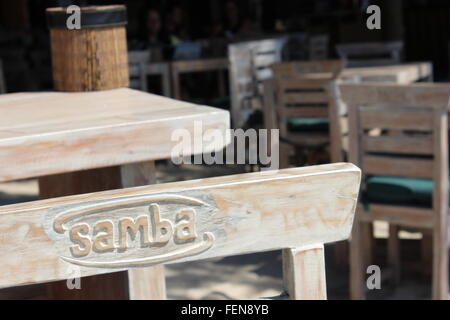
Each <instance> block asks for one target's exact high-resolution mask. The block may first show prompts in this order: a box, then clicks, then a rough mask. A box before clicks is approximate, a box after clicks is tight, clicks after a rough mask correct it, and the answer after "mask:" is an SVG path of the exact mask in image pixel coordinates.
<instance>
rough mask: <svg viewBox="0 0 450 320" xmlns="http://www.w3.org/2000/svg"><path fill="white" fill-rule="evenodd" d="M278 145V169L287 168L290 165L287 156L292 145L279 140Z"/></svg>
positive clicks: (288, 156)
mask: <svg viewBox="0 0 450 320" xmlns="http://www.w3.org/2000/svg"><path fill="white" fill-rule="evenodd" d="M279 146H280V152H279V159H280V169H285V168H289V166H290V163H289V158H290V155H291V152H292V150H293V147H292V146H291V145H289V144H287V143H284V142H280V144H279Z"/></svg>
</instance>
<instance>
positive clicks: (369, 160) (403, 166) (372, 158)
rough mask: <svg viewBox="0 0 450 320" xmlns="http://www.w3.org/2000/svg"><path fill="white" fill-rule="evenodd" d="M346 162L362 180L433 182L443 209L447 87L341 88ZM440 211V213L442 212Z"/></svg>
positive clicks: (445, 199)
mask: <svg viewBox="0 0 450 320" xmlns="http://www.w3.org/2000/svg"><path fill="white" fill-rule="evenodd" d="M340 90H341V94H342V98H343V99H344V101H345V102H346V104H347V107H348V112H349V126H350V128H349V135H350V142H349V144H350V150H349V158H350V161H351V162H352V163H354V164H356V165H358V166H360V167H361V168H362V171H363V175H364V176H367V175H383V176H399V177H414V178H427V179H432V180H433V182H434V186H435V187H434V188H435V189H434V192H433V209H436V210H441V209H442V210H444V209H445V210H447V208H448V124H447V118H448V116H447V113H448V106H449V99H450V86H449V85H448V84H425V83H424V84H413V85H394V84H353V85H351V84H345V85H341V86H340ZM443 206H444V207H443Z"/></svg>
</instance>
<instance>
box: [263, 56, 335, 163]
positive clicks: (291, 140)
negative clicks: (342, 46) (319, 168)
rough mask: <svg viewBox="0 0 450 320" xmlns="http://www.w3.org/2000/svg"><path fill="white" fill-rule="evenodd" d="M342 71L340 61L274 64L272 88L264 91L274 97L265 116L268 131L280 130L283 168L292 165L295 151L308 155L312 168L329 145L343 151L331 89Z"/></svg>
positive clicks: (270, 100) (266, 104) (268, 86)
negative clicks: (291, 161) (319, 154)
mask: <svg viewBox="0 0 450 320" xmlns="http://www.w3.org/2000/svg"><path fill="white" fill-rule="evenodd" d="M343 68H344V62H343V61H340V60H327V61H317V62H283V63H278V64H274V65H272V70H273V73H274V78H273V85H270V84H267V83H265V89H267V90H268V91H271V93H272V95H275V98H273V97H270V96H269V95H270V94H271V93H270V92H267V95H265V98H266V99H265V112H264V114H265V119H266V120H265V122H266V128H271V129H275V128H277V129H280V140H281V144H283V147H282V148H280V149H281V151H280V163H281V164H282V166H289V164H290V163H289V156H290V153H291V152H292V151H295V150H293V149H297V151H301V152H303V153H305V154H306V156H307V159H306V160H305V161H306V163H308V164H310V165H311V164H316V163H315V161H316V160H318V159H317V158H316V156H317V152H318V151H319V152H320V151H323V149H324V148H326V147H328V146H329V147H330V152H331V151H332V152H341V151H340V150H342V147H341V145H340V142H341V139H340V135H339V136H336V135H337V133H336V132H340V129H339V128H335V127H336V126H337V125H336V123H337V122H338V121H339V117H338V115H337V113H336V112H335V111H336V107H335V106H334V105H332V104H333V103H334V101H335V100H334V99H333V96H332V94H331V93H330V92H329V87H330V82H332V81H334V80H336V79H337V78H338V77H339V75H340V72H341V71H342V69H343ZM269 122H273V123H274V124H269ZM338 137H339V138H338ZM334 143H337V144H338V145H336V146H335V145H334ZM330 144H331V145H330ZM290 149H291V150H292V151H291V150H290ZM299 149H301V150H299ZM335 158H338V160H341V159H342V157H335ZM328 160H329V159H328ZM333 160H336V159H333ZM327 162H329V161H327ZM336 162H338V161H336ZM294 165H299V163H295V164H294Z"/></svg>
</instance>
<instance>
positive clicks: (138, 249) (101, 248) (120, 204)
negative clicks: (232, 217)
mask: <svg viewBox="0 0 450 320" xmlns="http://www.w3.org/2000/svg"><path fill="white" fill-rule="evenodd" d="M215 210H216V207H215V206H214V205H210V204H209V203H206V202H204V201H202V200H199V199H196V198H193V197H188V196H182V195H176V194H164V195H143V196H138V197H124V198H119V199H112V200H102V201H97V202H88V203H83V204H77V205H68V206H66V207H61V208H54V209H51V210H49V212H48V213H47V217H46V221H52V223H51V224H47V225H46V232H47V234H48V235H49V236H50V238H51V239H53V240H54V242H55V246H56V248H57V250H58V252H59V255H60V257H61V259H63V260H65V261H66V262H69V263H72V264H77V265H80V266H86V267H97V268H122V267H133V266H143V265H152V264H157V263H165V262H169V261H174V260H180V259H184V258H186V257H189V256H193V255H197V254H200V253H203V252H204V251H206V250H208V249H210V248H211V247H212V245H213V243H214V240H215V236H214V234H213V233H212V232H211V231H210V230H208V227H207V225H205V224H197V214H201V216H202V219H203V220H205V221H206V220H208V219H210V217H211V215H212V214H213V212H215Z"/></svg>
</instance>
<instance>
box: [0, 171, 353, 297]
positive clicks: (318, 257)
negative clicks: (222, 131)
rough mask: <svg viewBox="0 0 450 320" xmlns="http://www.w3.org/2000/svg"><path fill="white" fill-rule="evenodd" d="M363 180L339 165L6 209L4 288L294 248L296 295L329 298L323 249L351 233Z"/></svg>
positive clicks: (1, 222) (289, 261)
mask: <svg viewBox="0 0 450 320" xmlns="http://www.w3.org/2000/svg"><path fill="white" fill-rule="evenodd" d="M359 182H360V171H359V169H358V168H356V167H355V166H353V165H351V164H331V165H324V166H317V167H305V168H294V169H287V170H282V171H272V172H266V173H263V174H261V173H252V174H244V175H237V176H228V177H218V178H210V179H203V180H199V181H185V182H178V183H171V184H164V185H152V186H146V187H140V188H133V189H123V190H114V191H107V192H100V193H93V194H86V195H77V196H71V197H65V198H56V199H50V200H45V201H36V202H31V203H26V204H18V205H11V206H4V207H1V208H0V232H1V234H2V239H3V240H2V241H1V242H0V259H1V261H2V273H1V276H0V288H4V287H11V286H19V285H25V284H32V283H40V282H48V281H55V280H63V279H67V278H68V277H70V276H71V272H72V271H73V270H72V269H73V268H74V267H78V268H79V272H80V275H81V276H90V275H96V274H103V273H110V272H116V271H120V270H128V269H132V270H136V269H135V268H142V269H138V270H144V271H142V272H143V273H144V274H143V275H142V276H143V277H144V278H149V275H145V267H148V266H153V265H158V264H169V263H179V262H185V261H193V260H202V259H209V258H215V257H223V256H230V255H239V254H246V253H253V252H261V251H269V250H277V249H286V250H287V251H285V255H288V257H286V261H285V270H286V273H285V279H289V281H294V282H295V283H291V282H289V286H290V287H291V289H290V290H291V291H290V297H291V298H325V297H326V292H325V291H324V282H323V281H324V269H323V249H321V248H322V245H323V244H325V243H329V242H335V241H339V240H343V239H346V238H347V237H348V236H349V234H350V231H351V227H352V221H353V215H354V210H355V206H356V201H357V196H358V190H359ZM310 250H313V251H312V252H310ZM303 259H305V260H304V261H309V264H306V265H305V264H304V263H303V262H302V261H303ZM302 263H303V264H302ZM297 266H299V267H301V266H303V267H302V268H303V269H301V268H300V269H298V268H297ZM314 266H317V268H315V267H314ZM133 276H134V277H139V273H133ZM304 277H307V278H308V277H309V280H308V279H307V278H304ZM314 279H318V281H317V283H316V284H312V283H311V281H315V280H314ZM319 280H320V281H319ZM136 281H137V280H136V279H133V281H132V282H133V283H136ZM298 281H305V283H306V282H307V283H308V285H307V286H306V287H305V288H313V287H315V288H316V289H315V290H313V291H312V292H311V294H310V295H309V296H308V293H307V292H306V291H305V288H303V289H302V287H301V283H298ZM148 285H152V284H151V283H150V284H148ZM288 289H289V288H288ZM130 290H132V286H130ZM138 290H143V288H142V287H139V288H138ZM144 291H145V290H144ZM134 294H136V295H137V296H139V294H138V293H132V292H131V293H130V295H131V296H132V297H133V296H134Z"/></svg>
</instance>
